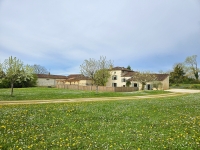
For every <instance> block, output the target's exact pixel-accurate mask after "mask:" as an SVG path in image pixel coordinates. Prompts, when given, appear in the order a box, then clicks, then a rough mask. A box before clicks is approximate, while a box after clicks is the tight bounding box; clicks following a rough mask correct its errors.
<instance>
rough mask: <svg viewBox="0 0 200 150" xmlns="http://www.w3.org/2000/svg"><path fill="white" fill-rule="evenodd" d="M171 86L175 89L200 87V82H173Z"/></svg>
mask: <svg viewBox="0 0 200 150" xmlns="http://www.w3.org/2000/svg"><path fill="white" fill-rule="evenodd" d="M170 88H172V89H173V88H175V89H200V84H178V85H176V84H173V85H171V86H170Z"/></svg>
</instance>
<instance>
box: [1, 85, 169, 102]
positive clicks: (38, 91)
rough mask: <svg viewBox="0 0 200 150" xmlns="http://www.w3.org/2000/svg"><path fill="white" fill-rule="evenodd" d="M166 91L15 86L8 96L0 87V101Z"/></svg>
mask: <svg viewBox="0 0 200 150" xmlns="http://www.w3.org/2000/svg"><path fill="white" fill-rule="evenodd" d="M163 93H167V92H166V91H135V92H126V93H125V92H123V93H120V92H99V93H96V92H91V91H77V90H68V89H57V88H38V87H37V88H16V89H14V96H10V89H0V101H2V100H44V99H46V100H48V99H67V98H70V99H71V98H90V97H119V96H133V95H135V96H136V95H147V94H148V95H149V94H163Z"/></svg>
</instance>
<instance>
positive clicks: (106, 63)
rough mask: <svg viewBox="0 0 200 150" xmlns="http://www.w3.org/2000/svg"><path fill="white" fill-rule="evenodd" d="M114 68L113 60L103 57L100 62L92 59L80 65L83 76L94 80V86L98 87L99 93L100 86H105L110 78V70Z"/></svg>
mask: <svg viewBox="0 0 200 150" xmlns="http://www.w3.org/2000/svg"><path fill="white" fill-rule="evenodd" d="M111 67H112V62H111V60H106V57H103V56H101V57H100V59H99V60H95V59H92V58H90V59H89V60H85V61H84V62H83V64H82V65H80V71H81V74H83V75H84V76H86V77H89V78H90V79H91V80H92V84H94V85H96V89H97V91H98V86H100V85H102V86H104V85H105V84H106V82H107V81H108V78H109V77H110V71H109V69H110V68H111Z"/></svg>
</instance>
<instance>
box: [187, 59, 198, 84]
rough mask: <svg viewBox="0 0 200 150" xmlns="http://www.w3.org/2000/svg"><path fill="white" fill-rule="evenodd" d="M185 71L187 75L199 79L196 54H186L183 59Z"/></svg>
mask: <svg viewBox="0 0 200 150" xmlns="http://www.w3.org/2000/svg"><path fill="white" fill-rule="evenodd" d="M184 64H185V72H186V75H187V76H191V75H192V76H193V77H195V79H196V80H198V79H199V72H200V69H199V68H198V66H197V65H198V64H197V55H192V56H188V57H187V58H186V59H185V62H184Z"/></svg>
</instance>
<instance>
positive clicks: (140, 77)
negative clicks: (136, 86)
mask: <svg viewBox="0 0 200 150" xmlns="http://www.w3.org/2000/svg"><path fill="white" fill-rule="evenodd" d="M132 80H133V81H138V82H140V83H141V84H142V90H144V87H145V85H146V84H147V82H152V81H156V80H157V77H156V75H155V74H153V73H151V72H149V71H145V72H135V73H134V75H133V77H132Z"/></svg>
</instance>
